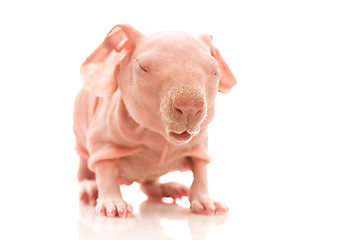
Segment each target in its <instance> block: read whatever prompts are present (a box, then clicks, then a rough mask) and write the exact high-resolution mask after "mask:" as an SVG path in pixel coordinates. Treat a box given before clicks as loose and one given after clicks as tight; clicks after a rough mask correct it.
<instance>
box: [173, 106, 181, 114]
mask: <svg viewBox="0 0 361 240" xmlns="http://www.w3.org/2000/svg"><path fill="white" fill-rule="evenodd" d="M174 109H175V110H176V111H177V112H178V113H180V114H183V111H182V110H180V109H179V108H176V107H174Z"/></svg>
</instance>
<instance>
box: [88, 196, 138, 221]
mask: <svg viewBox="0 0 361 240" xmlns="http://www.w3.org/2000/svg"><path fill="white" fill-rule="evenodd" d="M97 202H98V203H97V205H96V207H95V211H96V213H97V214H98V215H100V216H108V217H115V216H119V217H130V216H131V215H132V213H133V206H132V205H130V204H128V203H127V202H126V201H124V199H123V198H121V197H100V198H98V200H97Z"/></svg>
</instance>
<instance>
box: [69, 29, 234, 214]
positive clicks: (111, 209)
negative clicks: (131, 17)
mask: <svg viewBox="0 0 361 240" xmlns="http://www.w3.org/2000/svg"><path fill="white" fill-rule="evenodd" d="M211 39H212V37H211V36H210V35H206V34H202V35H200V36H198V37H195V36H192V35H189V34H186V33H183V32H159V33H154V34H151V35H148V36H143V35H142V34H141V33H140V32H139V31H137V30H136V29H134V28H133V27H132V26H130V25H116V26H115V27H114V28H113V29H112V30H111V31H110V32H109V33H108V35H107V36H106V38H105V39H104V41H103V42H102V43H101V44H100V46H99V47H98V48H96V49H95V51H94V52H93V53H92V54H91V55H90V56H89V57H88V58H87V59H86V60H85V62H84V63H83V64H82V66H81V70H80V72H81V76H82V80H83V83H84V88H83V89H81V90H80V92H79V94H78V95H77V97H76V100H75V109H74V126H73V128H74V129H73V130H74V133H75V137H76V147H75V149H76V152H77V154H78V155H79V157H80V165H79V170H78V180H79V182H80V184H79V185H80V201H81V202H84V203H86V204H90V205H96V207H95V210H96V213H97V214H98V215H103V216H109V217H114V216H119V217H129V216H131V215H132V212H133V207H132V206H131V205H130V204H128V203H127V202H126V201H125V200H124V199H123V196H122V194H121V191H120V185H130V184H131V183H132V182H134V181H136V182H139V184H140V186H141V189H142V191H143V192H144V193H145V194H146V195H148V196H149V197H151V198H162V197H171V198H174V199H176V198H181V197H183V196H188V198H189V201H190V205H191V209H192V210H193V211H194V212H196V213H201V214H208V215H212V214H224V213H227V212H228V208H227V206H226V205H225V204H224V203H222V202H218V201H214V200H212V199H211V198H210V197H209V194H208V184H207V169H206V166H207V164H208V163H209V162H210V157H209V155H208V153H207V139H208V134H207V125H208V124H209V123H210V122H211V120H212V118H213V116H214V107H215V99H216V93H217V92H222V93H228V92H229V91H230V90H231V88H232V87H233V86H234V85H235V84H236V79H235V77H234V76H233V74H232V72H231V70H230V69H229V67H228V66H227V64H226V62H225V61H224V59H223V58H222V56H221V54H220V52H219V51H218V49H217V48H215V47H214V46H213V45H212V43H211ZM187 170H190V171H192V173H193V176H194V180H193V183H192V185H191V187H190V188H189V189H188V187H186V186H184V185H182V184H179V183H175V182H169V183H160V182H159V181H158V179H159V177H161V176H162V175H164V174H166V173H169V172H172V171H187Z"/></svg>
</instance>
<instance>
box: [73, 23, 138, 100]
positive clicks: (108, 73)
mask: <svg viewBox="0 0 361 240" xmlns="http://www.w3.org/2000/svg"><path fill="white" fill-rule="evenodd" d="M141 37H142V34H141V33H140V32H138V31H137V30H136V29H134V28H133V27H132V26H130V25H116V26H115V27H113V28H112V30H111V31H110V32H109V33H108V34H107V36H106V37H105V39H104V41H103V42H102V43H101V44H100V45H99V46H98V48H97V49H95V50H94V52H93V53H92V54H90V56H89V57H88V58H87V59H86V60H85V61H84V63H83V64H82V65H81V68H80V74H81V77H82V79H83V83H84V87H85V89H87V90H88V91H89V92H91V93H94V94H95V95H96V96H99V97H105V96H108V95H110V94H112V93H113V92H114V91H115V90H116V89H117V81H116V79H115V69H116V67H117V65H119V64H121V65H123V66H124V65H126V64H127V63H126V61H129V59H130V56H131V53H132V52H133V50H134V48H135V46H136V43H137V41H138V40H139V39H140V38H141Z"/></svg>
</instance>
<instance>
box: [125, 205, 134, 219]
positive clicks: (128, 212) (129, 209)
mask: <svg viewBox="0 0 361 240" xmlns="http://www.w3.org/2000/svg"><path fill="white" fill-rule="evenodd" d="M126 209H127V210H126V216H127V217H130V216H131V215H132V213H133V206H132V205H129V204H128V205H127V208H126Z"/></svg>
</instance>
